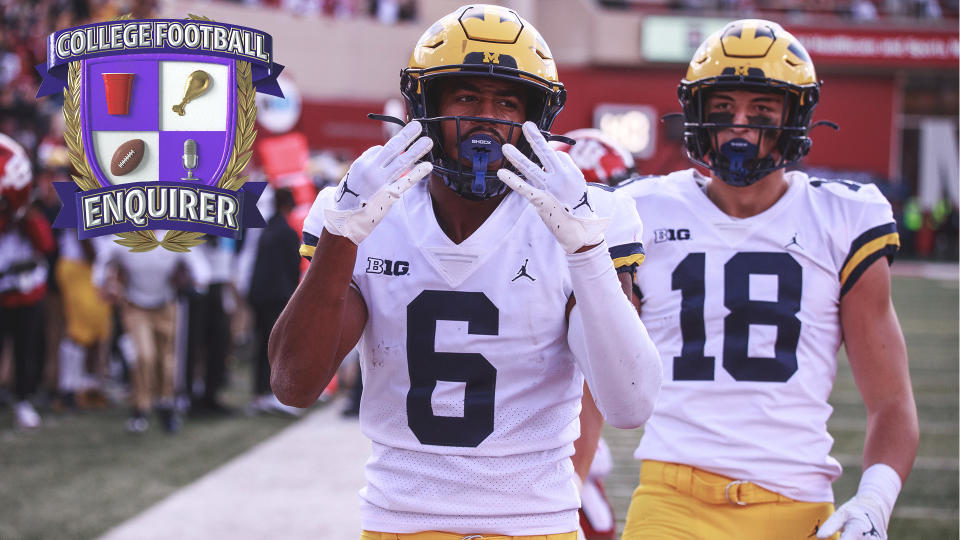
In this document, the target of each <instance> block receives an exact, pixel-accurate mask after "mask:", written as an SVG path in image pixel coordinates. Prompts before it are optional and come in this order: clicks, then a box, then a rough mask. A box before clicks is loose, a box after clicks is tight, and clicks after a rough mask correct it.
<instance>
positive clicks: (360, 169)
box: [323, 121, 433, 245]
mask: <svg viewBox="0 0 960 540" xmlns="http://www.w3.org/2000/svg"><path fill="white" fill-rule="evenodd" d="M421 131H422V128H421V126H420V122H416V121H414V122H410V123H409V124H407V125H406V126H404V128H403V129H401V130H400V132H399V133H397V134H396V135H394V136H393V137H391V138H390V140H389V141H387V144H385V145H383V146H374V147H371V148H368V149H367V150H366V151H365V152H364V153H362V154H360V157H358V158H357V159H356V160H355V161H354V162H353V164H351V165H350V170H348V171H347V174H346V176H344V177H343V180H340V184H339V185H338V186H337V194H336V196H335V197H334V208H328V209H327V210H326V211H325V212H324V222H323V227H324V228H325V229H327V231H329V232H331V233H333V234H336V235H339V236H345V237H347V238H349V239H350V240H351V241H353V243H354V244H357V245H359V244H360V242H363V240H364V239H365V238H366V237H367V236H368V235H369V234H370V232H371V231H373V228H374V227H376V226H377V224H378V223H380V220H382V219H383V216H385V215H387V212H388V211H389V210H390V207H391V206H393V203H395V202H397V200H399V199H400V196H401V195H403V192H404V191H406V190H408V189H410V188H411V187H413V185H414V184H416V183H417V182H419V181H420V180H421V179H422V178H423V177H424V176H426V175H428V174H429V173H430V171H432V170H433V165H432V164H430V163H427V162H424V163H417V165H416V166H415V167H413V169H410V167H411V166H412V165H413V164H414V163H416V161H417V160H418V159H420V158H421V157H423V156H424V155H425V154H426V153H427V152H429V151H430V147H432V146H433V141H431V140H430V138H429V137H425V136H424V137H420V138H417V137H418V136H419V135H420V133H421ZM414 139H416V142H414V143H413V144H412V145H411V144H410V143H411V142H413V141H414ZM407 146H410V148H408V149H407V151H406V152H404V149H406V148H407ZM405 172H406V174H403V173H405ZM401 175H403V176H401Z"/></svg>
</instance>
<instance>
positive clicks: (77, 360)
mask: <svg viewBox="0 0 960 540" xmlns="http://www.w3.org/2000/svg"><path fill="white" fill-rule="evenodd" d="M94 260H96V248H95V244H94V242H93V241H92V240H91V239H84V240H79V239H78V238H77V230H76V229H67V230H65V231H63V232H62V233H61V234H60V258H59V259H58V260H57V266H56V269H55V274H56V279H57V283H58V284H59V286H60V291H61V294H62V295H63V312H64V318H65V322H66V325H65V326H66V329H65V334H64V336H63V337H62V338H61V340H60V345H59V364H60V369H59V374H58V384H57V391H58V394H59V398H60V402H61V405H62V406H63V407H64V408H66V409H71V408H73V407H75V406H77V405H78V401H77V397H78V394H79V395H81V396H82V398H81V399H80V401H81V402H82V406H88V405H103V404H105V401H103V400H102V399H100V398H101V396H102V393H101V392H100V388H99V382H100V381H98V380H97V379H96V376H101V375H103V371H104V366H103V362H102V358H103V356H104V353H105V352H106V351H105V349H104V348H105V346H106V344H107V341H108V339H109V338H110V334H111V323H112V315H113V314H112V309H111V306H110V304H109V303H108V302H106V301H105V300H104V299H103V298H102V297H101V296H100V294H99V292H98V291H97V288H96V287H95V286H94V284H93V262H94ZM88 365H90V366H91V367H92V369H89V368H88ZM91 373H93V374H94V375H95V377H91V376H90V374H91ZM94 396H96V397H94ZM88 397H89V398H91V399H88Z"/></svg>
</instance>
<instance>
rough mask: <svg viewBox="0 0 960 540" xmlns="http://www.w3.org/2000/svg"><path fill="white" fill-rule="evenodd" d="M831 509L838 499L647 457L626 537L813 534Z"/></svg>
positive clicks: (801, 537)
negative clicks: (808, 498)
mask: <svg viewBox="0 0 960 540" xmlns="http://www.w3.org/2000/svg"><path fill="white" fill-rule="evenodd" d="M832 513H833V503H828V502H823V503H810V502H801V501H794V500H792V499H789V498H787V497H784V496H783V495H779V494H777V493H774V492H772V491H769V490H766V489H764V488H762V487H760V486H758V485H756V484H752V483H749V482H736V481H735V480H734V479H732V478H727V477H725V476H720V475H717V474H712V473H709V472H707V471H704V470H701V469H696V468H693V467H689V466H687V465H679V464H676V463H664V462H660V461H644V462H643V463H642V465H641V469H640V485H639V486H637V489H636V490H635V491H634V492H633V499H632V500H631V501H630V510H629V511H628V512H627V524H626V527H625V528H624V530H623V537H622V540H641V539H642V540H647V539H657V540H659V539H669V540H771V539H776V540H808V539H810V538H816V536H817V534H816V531H817V529H818V528H819V527H820V525H821V524H822V523H823V522H824V521H826V519H827V517H829V516H830V514H832ZM838 537H839V535H835V536H834V537H833V538H834V539H836V538H838Z"/></svg>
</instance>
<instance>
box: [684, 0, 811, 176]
mask: <svg viewBox="0 0 960 540" xmlns="http://www.w3.org/2000/svg"><path fill="white" fill-rule="evenodd" d="M715 90H746V91H750V92H763V93H776V94H780V95H782V96H783V97H784V112H783V115H782V118H781V119H780V122H779V123H778V124H762V125H761V124H754V123H751V124H746V125H737V124H733V123H732V121H710V120H709V119H708V118H706V115H705V112H704V111H705V108H704V104H705V100H706V96H707V95H709V94H710V92H712V91H715ZM677 94H678V97H679V99H680V105H681V106H682V107H683V113H684V148H685V150H686V152H687V156H688V157H689V158H690V159H691V161H693V162H694V163H697V164H699V165H702V166H704V167H706V168H708V169H710V170H711V171H713V172H714V173H715V174H716V175H717V176H718V177H720V178H721V179H722V180H723V181H725V182H727V183H728V184H731V185H737V186H746V185H750V184H752V183H754V182H756V181H757V180H759V179H761V178H763V177H764V176H766V175H767V174H769V173H770V172H772V171H774V170H777V169H781V168H784V167H789V166H791V165H793V164H795V163H797V162H799V161H800V160H801V159H802V158H803V156H805V155H806V154H807V153H808V152H809V151H810V146H811V144H812V141H811V140H810V138H809V137H808V136H807V131H808V130H809V129H810V120H811V118H812V116H813V110H814V108H815V107H816V105H817V102H818V101H819V99H820V82H819V81H818V80H817V75H816V72H815V71H814V67H813V62H812V61H811V60H810V55H809V54H807V51H806V49H805V48H804V47H803V45H802V44H801V43H800V42H799V41H797V39H796V38H795V37H793V36H792V35H791V34H790V33H789V32H787V31H786V30H784V29H783V28H782V27H781V26H780V25H779V24H777V23H775V22H771V21H765V20H760V19H744V20H739V21H734V22H731V23H729V24H728V25H726V26H725V27H724V28H723V29H722V30H720V31H719V32H716V33H714V34H712V35H711V36H710V37H708V38H707V39H706V40H705V41H704V42H703V43H702V44H701V45H700V47H699V48H698V49H697V51H696V52H695V53H694V55H693V59H692V60H691V61H690V65H689V67H688V68H687V74H686V77H684V79H683V80H682V81H681V82H680V86H679V87H678V89H677ZM731 127H749V128H752V129H759V130H761V137H763V136H769V137H776V146H775V148H776V152H775V153H771V155H767V156H756V157H754V158H750V159H746V160H744V161H743V162H739V163H738V162H733V163H731V160H730V159H729V158H728V157H727V156H725V155H723V154H721V153H720V152H718V151H717V150H716V148H717V145H716V144H715V136H716V133H717V131H718V130H721V129H725V128H731ZM711 143H714V144H711ZM774 154H777V155H774Z"/></svg>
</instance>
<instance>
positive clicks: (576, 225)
mask: <svg viewBox="0 0 960 540" xmlns="http://www.w3.org/2000/svg"><path fill="white" fill-rule="evenodd" d="M523 135H524V137H526V138H527V141H529V143H530V147H531V148H533V151H534V153H536V154H537V157H539V158H540V162H541V163H543V168H540V166H539V165H537V164H536V163H534V162H532V161H530V160H529V159H527V157H526V156H524V155H523V154H522V153H521V152H520V151H519V150H517V147H515V146H513V145H512V144H505V145H503V155H504V157H506V158H507V159H509V160H510V163H513V165H514V166H515V167H516V168H517V170H519V171H520V173H521V174H523V176H524V178H525V179H526V181H524V180H523V179H521V178H520V177H519V176H517V175H516V174H514V173H512V172H511V171H509V170H507V169H500V170H499V171H497V176H498V177H499V178H500V180H502V181H503V183H504V184H506V185H508V186H510V188H511V189H513V190H514V191H516V192H517V193H519V194H520V195H523V196H524V197H526V198H527V199H528V200H529V201H530V202H531V203H533V206H534V207H535V208H536V210H537V213H538V214H540V218H541V219H542V220H543V222H544V223H546V224H547V227H548V228H549V229H550V231H551V232H553V235H554V236H556V237H557V241H558V242H559V243H560V246H561V247H563V249H564V251H566V252H567V253H574V252H575V251H577V250H578V249H580V248H582V247H583V246H592V245H594V244H599V243H600V242H602V241H603V231H604V230H605V229H606V228H607V223H609V222H610V218H601V217H599V216H597V214H596V212H594V209H593V205H592V202H591V201H590V200H589V199H588V197H587V181H586V180H584V178H583V173H582V172H580V169H579V168H578V167H577V165H576V164H575V163H574V162H573V159H572V158H570V154H567V153H566V152H557V151H556V150H554V149H553V148H550V145H549V144H547V140H546V139H544V138H543V135H542V134H541V133H540V130H539V129H537V126H536V124H534V123H533V122H524V123H523Z"/></svg>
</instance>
